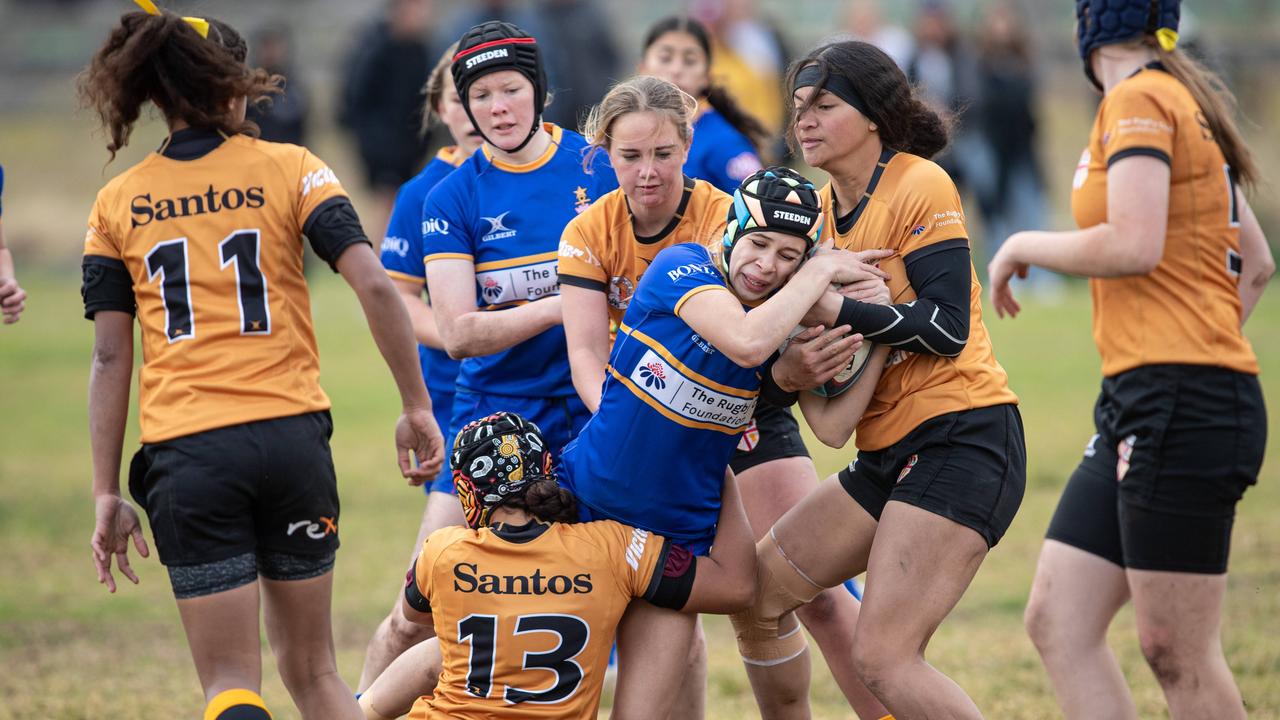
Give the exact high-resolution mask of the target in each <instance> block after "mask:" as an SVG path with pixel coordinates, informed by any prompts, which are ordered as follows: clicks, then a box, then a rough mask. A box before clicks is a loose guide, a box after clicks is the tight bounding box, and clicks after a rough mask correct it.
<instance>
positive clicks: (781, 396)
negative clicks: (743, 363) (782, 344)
mask: <svg viewBox="0 0 1280 720" xmlns="http://www.w3.org/2000/svg"><path fill="white" fill-rule="evenodd" d="M780 357H782V353H776V352H775V353H774V354H773V357H770V358H769V359H768V360H767V361H766V362H765V364H764V367H762V368H760V402H762V403H765V404H766V405H773V406H774V407H781V408H785V407H791V406H792V405H795V404H796V401H797V400H799V399H800V393H798V392H787V391H786V390H783V389H782V387H781V386H780V385H778V381H777V380H774V379H773V366H774V364H775V363H777V362H778V358H780Z"/></svg>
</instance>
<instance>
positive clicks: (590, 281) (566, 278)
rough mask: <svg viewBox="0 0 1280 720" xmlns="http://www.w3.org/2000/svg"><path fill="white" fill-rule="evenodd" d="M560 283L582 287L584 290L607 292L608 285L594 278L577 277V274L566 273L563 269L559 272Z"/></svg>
mask: <svg viewBox="0 0 1280 720" xmlns="http://www.w3.org/2000/svg"><path fill="white" fill-rule="evenodd" d="M560 284H561V285H572V286H574V287H579V288H584V289H586V290H596V291H599V292H608V290H609V287H608V286H607V285H605V284H604V283H602V282H600V281H599V280H596V279H595V278H585V277H578V276H577V275H566V274H565V273H564V271H561V272H560Z"/></svg>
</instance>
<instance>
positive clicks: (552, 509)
mask: <svg viewBox="0 0 1280 720" xmlns="http://www.w3.org/2000/svg"><path fill="white" fill-rule="evenodd" d="M503 505H505V506H506V507H510V508H516V509H518V510H524V511H525V512H527V513H529V514H530V515H533V516H534V517H536V518H538V519H539V520H542V521H543V522H562V523H576V522H578V499H577V498H576V497H574V495H573V493H572V492H570V491H569V489H568V488H563V487H560V485H559V484H558V483H557V482H556V481H555V480H554V479H553V478H543V479H541V480H537V481H534V482H532V483H529V485H528V487H526V488H525V489H524V493H523V494H522V495H518V496H513V497H511V498H509V499H508V500H507V501H506V502H505V503H503Z"/></svg>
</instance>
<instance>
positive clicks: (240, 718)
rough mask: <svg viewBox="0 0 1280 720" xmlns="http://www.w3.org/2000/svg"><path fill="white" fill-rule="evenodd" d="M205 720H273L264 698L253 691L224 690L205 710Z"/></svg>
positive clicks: (241, 689) (215, 696)
mask: <svg viewBox="0 0 1280 720" xmlns="http://www.w3.org/2000/svg"><path fill="white" fill-rule="evenodd" d="M204 720H271V713H269V712H267V705H266V703H265V702H263V700H262V696H261V695H259V694H258V693H256V692H254V691H252V690H246V689H244V688H234V689H231V690H223V691H222V692H220V693H218V694H217V695H214V696H213V699H211V700H210V701H209V704H208V705H206V706H205V708H204Z"/></svg>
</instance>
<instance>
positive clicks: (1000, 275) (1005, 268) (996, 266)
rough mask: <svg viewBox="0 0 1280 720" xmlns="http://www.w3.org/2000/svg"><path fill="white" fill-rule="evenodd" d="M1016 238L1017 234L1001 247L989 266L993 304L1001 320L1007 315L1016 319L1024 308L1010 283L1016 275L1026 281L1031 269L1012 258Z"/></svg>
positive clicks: (988, 272) (988, 275)
mask: <svg viewBox="0 0 1280 720" xmlns="http://www.w3.org/2000/svg"><path fill="white" fill-rule="evenodd" d="M1016 237H1017V233H1015V234H1014V235H1011V236H1010V237H1009V239H1008V240H1006V241H1005V242H1004V244H1003V245H1001V246H1000V250H999V251H998V252H997V253H996V256H995V257H993V258H991V264H990V265H987V278H988V282H990V283H991V304H992V305H994V306H995V309H996V316H997V317H1001V318H1003V317H1004V316H1005V315H1008V316H1009V317H1011V318H1014V317H1017V316H1018V313H1020V312H1022V306H1021V305H1019V304H1018V301H1017V300H1015V299H1014V297H1013V288H1012V287H1010V284H1009V283H1010V281H1012V280H1013V276H1014V275H1017V276H1018V277H1020V278H1023V279H1024V280H1025V279H1026V277H1027V271H1028V270H1030V269H1031V266H1030V265H1028V264H1027V263H1023V262H1016V261H1015V260H1014V259H1013V258H1012V255H1013V248H1014V238H1016Z"/></svg>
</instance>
